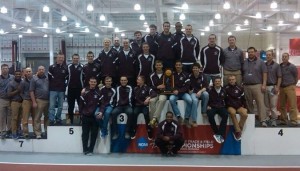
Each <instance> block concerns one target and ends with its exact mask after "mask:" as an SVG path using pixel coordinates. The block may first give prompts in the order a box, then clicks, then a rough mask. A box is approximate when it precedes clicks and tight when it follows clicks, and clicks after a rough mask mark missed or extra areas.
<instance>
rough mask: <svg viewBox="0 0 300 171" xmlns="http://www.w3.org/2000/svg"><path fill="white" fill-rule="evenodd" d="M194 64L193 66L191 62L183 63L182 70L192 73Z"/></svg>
mask: <svg viewBox="0 0 300 171" xmlns="http://www.w3.org/2000/svg"><path fill="white" fill-rule="evenodd" d="M192 66H193V64H190V65H186V64H182V70H183V71H185V72H187V73H192V69H193V67H192Z"/></svg>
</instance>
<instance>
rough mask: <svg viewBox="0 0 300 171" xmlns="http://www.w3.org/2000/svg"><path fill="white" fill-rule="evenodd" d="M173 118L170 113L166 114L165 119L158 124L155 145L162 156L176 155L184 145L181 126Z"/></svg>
mask: <svg viewBox="0 0 300 171" xmlns="http://www.w3.org/2000/svg"><path fill="white" fill-rule="evenodd" d="M173 117H174V116H173V113H172V112H167V113H166V119H165V120H164V121H162V122H160V123H159V124H158V130H157V136H156V139H155V144H156V145H157V147H158V148H159V149H160V152H161V154H162V155H163V156H168V155H170V156H174V155H176V154H177V153H178V151H179V150H180V148H181V147H182V146H183V144H184V139H183V136H182V131H181V126H180V125H179V124H178V122H177V121H175V120H174V119H173Z"/></svg>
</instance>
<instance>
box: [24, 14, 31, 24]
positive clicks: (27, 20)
mask: <svg viewBox="0 0 300 171" xmlns="http://www.w3.org/2000/svg"><path fill="white" fill-rule="evenodd" d="M25 21H26V22H27V23H29V22H31V17H30V16H28V15H27V16H26V17H25Z"/></svg>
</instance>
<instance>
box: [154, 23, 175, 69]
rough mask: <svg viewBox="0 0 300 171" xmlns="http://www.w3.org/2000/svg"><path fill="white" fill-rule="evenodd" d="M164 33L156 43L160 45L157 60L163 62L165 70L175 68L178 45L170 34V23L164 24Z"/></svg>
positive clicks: (158, 37)
mask: <svg viewBox="0 0 300 171" xmlns="http://www.w3.org/2000/svg"><path fill="white" fill-rule="evenodd" d="M163 30H164V31H163V32H162V33H160V34H159V35H158V36H157V39H156V43H157V44H158V50H157V56H156V59H159V60H161V61H163V64H164V67H165V68H174V64H175V54H174V51H173V48H174V46H175V45H176V41H175V38H174V36H173V34H171V32H170V23H169V22H167V21H166V22H164V23H163Z"/></svg>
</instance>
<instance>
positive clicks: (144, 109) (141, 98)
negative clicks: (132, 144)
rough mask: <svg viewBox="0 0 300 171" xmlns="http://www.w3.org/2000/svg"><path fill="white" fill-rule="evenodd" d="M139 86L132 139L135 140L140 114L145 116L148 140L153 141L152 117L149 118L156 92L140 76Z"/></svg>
mask: <svg viewBox="0 0 300 171" xmlns="http://www.w3.org/2000/svg"><path fill="white" fill-rule="evenodd" d="M136 82H137V86H136V87H135V88H134V92H133V94H134V109H133V121H132V130H131V132H132V135H131V139H134V138H135V133H136V127H137V118H138V116H139V114H140V113H143V114H144V118H145V122H146V128H147V133H148V139H149V140H152V138H153V135H152V128H151V126H150V125H149V122H150V117H149V102H150V99H152V98H154V97H156V96H157V94H156V92H155V91H153V90H152V89H151V88H150V87H149V86H147V85H146V84H145V77H144V76H138V77H137V80H136Z"/></svg>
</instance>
